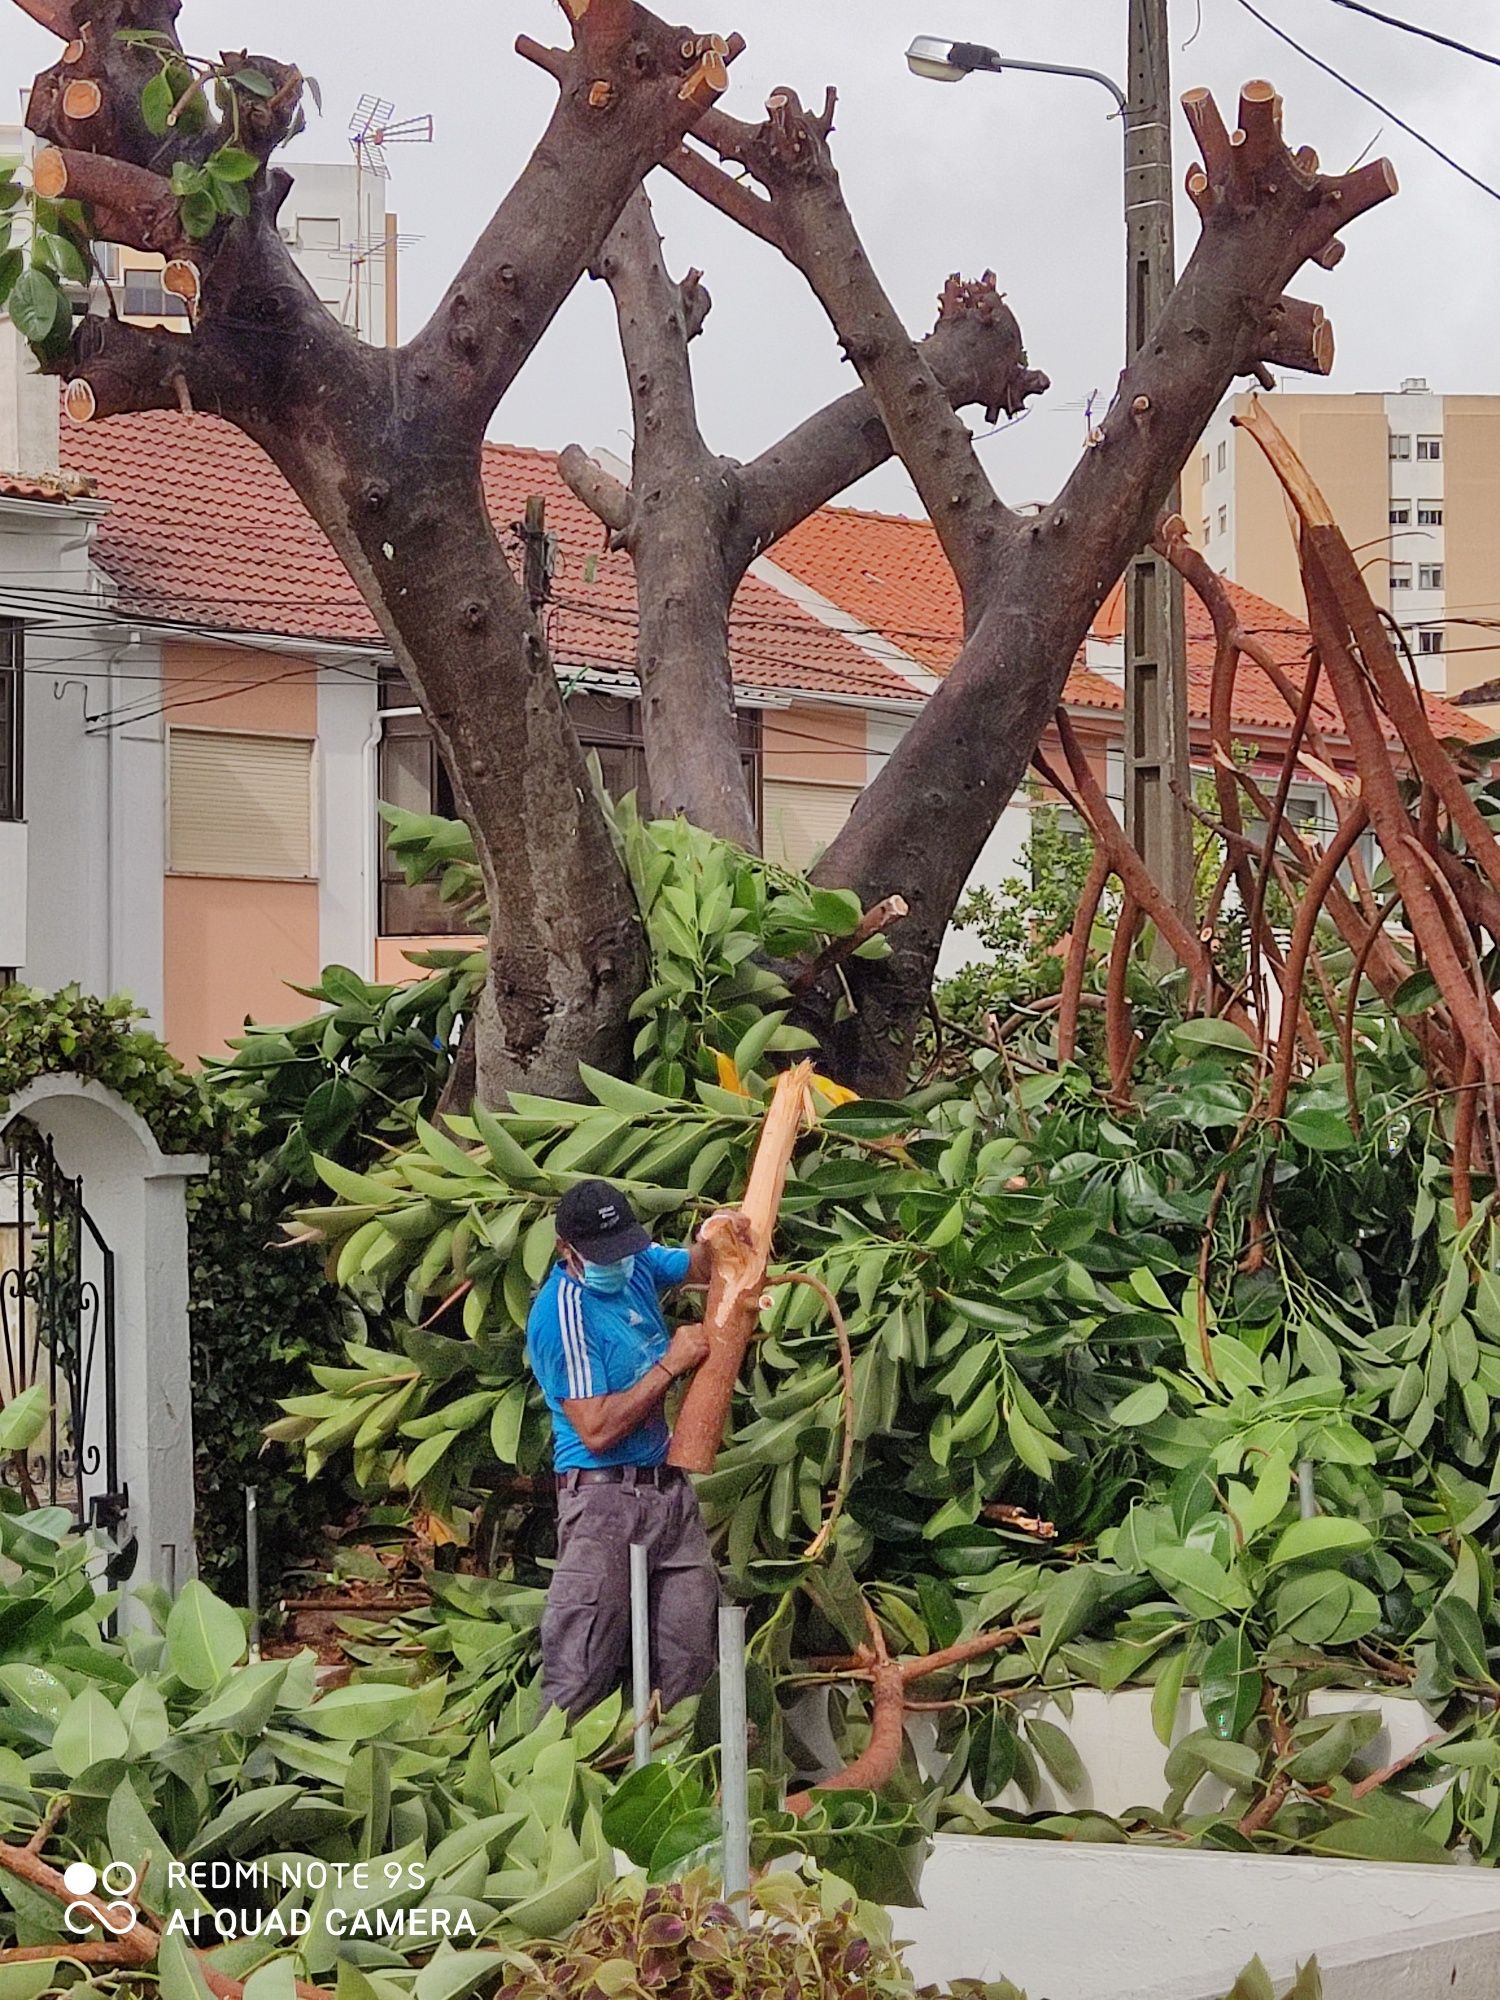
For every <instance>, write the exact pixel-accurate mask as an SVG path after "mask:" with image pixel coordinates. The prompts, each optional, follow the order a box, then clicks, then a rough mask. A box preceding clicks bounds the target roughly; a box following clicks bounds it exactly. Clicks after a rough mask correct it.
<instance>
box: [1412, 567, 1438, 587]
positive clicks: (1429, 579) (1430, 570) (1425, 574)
mask: <svg viewBox="0 0 1500 2000" xmlns="http://www.w3.org/2000/svg"><path fill="white" fill-rule="evenodd" d="M1442 587H1443V565H1442V564H1441V563H1419V564H1418V565H1417V588H1418V590H1441V589H1442Z"/></svg>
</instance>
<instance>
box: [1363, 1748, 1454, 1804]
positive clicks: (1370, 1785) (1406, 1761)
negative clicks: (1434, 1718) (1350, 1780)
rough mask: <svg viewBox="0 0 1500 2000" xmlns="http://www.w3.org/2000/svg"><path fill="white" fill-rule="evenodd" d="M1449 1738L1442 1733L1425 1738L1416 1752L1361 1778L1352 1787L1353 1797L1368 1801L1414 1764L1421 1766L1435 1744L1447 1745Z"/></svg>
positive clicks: (1411, 1751)
mask: <svg viewBox="0 0 1500 2000" xmlns="http://www.w3.org/2000/svg"><path fill="white" fill-rule="evenodd" d="M1446 1741H1447V1738H1446V1737H1445V1736H1444V1735H1442V1733H1441V1732H1439V1734H1437V1735H1436V1736H1424V1737H1423V1739H1422V1741H1421V1742H1420V1743H1419V1744H1418V1745H1417V1746H1416V1748H1415V1749H1414V1750H1408V1751H1407V1752H1406V1754H1405V1755H1404V1756H1402V1757H1397V1758H1396V1759H1395V1760H1394V1762H1392V1763H1389V1764H1383V1765H1382V1766H1381V1767H1380V1769H1379V1770H1378V1771H1371V1773H1370V1774H1369V1776H1368V1777H1367V1778H1361V1779H1360V1780H1359V1782H1358V1783H1357V1784H1356V1785H1354V1786H1352V1787H1351V1795H1352V1796H1353V1797H1354V1798H1356V1799H1367V1798H1368V1797H1369V1796H1370V1794H1371V1792H1378V1791H1379V1790H1380V1788H1381V1786H1382V1785H1388V1784H1389V1783H1390V1782H1391V1780H1392V1778H1399V1777H1400V1776H1401V1774H1402V1772H1403V1771H1409V1770H1410V1769H1411V1767H1412V1765H1413V1764H1420V1763H1421V1761H1422V1759H1423V1758H1424V1757H1425V1756H1426V1755H1427V1753H1428V1751H1429V1750H1430V1749H1432V1747H1433V1745H1434V1744H1437V1743H1445V1742H1446Z"/></svg>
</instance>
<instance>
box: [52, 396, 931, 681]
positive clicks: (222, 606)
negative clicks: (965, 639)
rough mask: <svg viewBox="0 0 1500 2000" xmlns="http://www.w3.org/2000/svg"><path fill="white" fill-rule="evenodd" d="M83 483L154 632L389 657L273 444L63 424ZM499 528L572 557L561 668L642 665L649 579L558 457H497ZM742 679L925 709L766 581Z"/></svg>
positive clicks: (565, 580) (183, 419) (753, 581)
mask: <svg viewBox="0 0 1500 2000" xmlns="http://www.w3.org/2000/svg"><path fill="white" fill-rule="evenodd" d="M63 453H64V457H65V459H66V461H67V464H68V467H69V469H70V470H72V471H75V472H80V473H85V474H87V475H89V477H90V478H91V479H92V480H93V481H94V483H95V485H96V486H97V489H98V492H99V494H100V496H101V497H102V498H104V499H106V500H108V501H109V502H110V511H109V513H108V514H107V515H106V516H105V518H104V520H103V522H102V523H101V525H100V532H99V541H98V555H99V561H100V563H101V565H102V566H103V568H104V569H105V570H106V571H107V572H108V573H109V574H110V576H112V577H113V578H114V580H115V582H116V583H117V584H118V586H119V588H120V591H121V595H122V598H123V601H124V602H125V604H126V605H127V606H128V607H129V609H130V610H132V611H134V612H135V613H137V615H139V616H141V617H143V618H153V619H161V620H163V621H165V622H168V623H183V624H192V625H200V626H206V627H210V628H213V629H216V630H225V631H235V632H261V633H277V634H281V635H284V636H287V637H292V638H306V639H310V640H317V639H322V640H337V641H343V642H353V643H355V644H378V643H379V639H378V634H377V631H376V627H375V624H374V621H373V620H372V618H371V616H370V613H369V611H368V609H367V608H366V606H365V604H364V601H363V599H362V598H361V597H360V595H359V593H358V591H357V590H356V589H355V587H354V584H353V582H352V581H351V580H350V578H349V575H348V573H347V571H346V570H345V569H344V566H343V564H342V563H341V562H340V561H339V559H338V557H337V556H336V555H335V553H334V551H333V548H332V547H331V545H330V544H329V542H328V540H327V538H326V537H325V536H324V535H323V533H322V531H321V529H319V528H318V527H317V526H316V525H315V523H314V522H313V521H311V520H310V519H309V518H308V516H307V514H306V513H305V512H304V510H303V508H302V505H301V503H300V502H299V501H298V499H297V497H296V495H295V494H294V493H293V492H292V490H291V488H290V487H289V486H288V485H287V483H286V481H285V480H284V479H283V477H282V476H281V474H280V472H278V471H277V469H276V467H275V466H274V465H272V463H271V461H270V460H269V459H268V458H267V457H266V456H265V454H264V453H263V452H262V451H261V450H260V448H259V446H258V445H255V444H253V443H252V442H251V441H250V439H248V438H247V437H245V436H244V435H243V434H242V433H241V432H239V431H237V430H235V429H233V428H232V427H231V426H230V425H229V424H226V423H223V422H221V421H220V420H219V419H218V418H216V417H209V416H193V417H188V416H184V415H181V414H180V413H178V412H176V411H166V412H153V413H151V414H149V415H142V416H126V417H112V418H111V419H110V420H109V421H108V422H107V423H100V424H90V425H86V426H83V427H81V428H80V427H77V426H70V425H66V424H65V425H64V432H63ZM484 484H485V493H486V497H487V498H488V501H489V507H490V514H491V517H492V518H493V520H494V522H495V525H496V528H497V530H498V531H499V533H500V534H501V536H502V538H504V537H507V536H509V534H510V532H511V530H512V527H513V524H515V523H516V522H518V521H519V520H520V519H521V516H522V514H523V512H524V510H525V503H526V499H527V496H528V495H529V494H533V493H540V494H542V495H543V496H544V498H545V499H546V502H547V526H548V529H549V530H550V531H551V532H553V533H555V534H556V535H557V536H558V538H559V542H560V562H559V566H558V572H557V576H556V579H555V602H554V604H553V606H552V609H551V611H550V613H549V625H550V632H551V638H552V646H553V654H554V658H555V659H556V661H557V664H558V665H559V666H561V667H574V668H577V667H603V668H605V669H608V668H611V667H614V668H618V669H619V670H621V671H622V672H625V671H633V669H634V663H635V629H636V612H635V579H634V574H633V572H632V569H631V565H630V559H629V557H628V556H627V555H625V554H624V553H623V552H615V553H610V552H608V551H606V550H605V549H604V546H603V542H604V536H603V530H602V529H601V527H600V526H599V523H598V522H597V521H596V520H595V519H594V517H593V515H592V514H590V513H589V512H588V510H587V509H586V508H585V507H584V506H583V505H582V503H581V502H580V501H578V500H576V499H575V498H574V496H573V494H572V493H571V492H570V491H569V490H568V488H567V487H566V486H565V485H564V484H563V482H562V480H561V478H560V477H559V475H558V472H557V466H556V461H555V458H554V456H553V454H552V453H550V452H543V451H531V450H527V449H524V448H522V447H519V446H513V445H489V444H487V445H486V446H485V449H484ZM731 655H732V658H733V662H734V670H735V679H736V681H737V682H738V683H739V684H740V685H741V686H744V687H752V688H765V689H768V690H779V691H786V692H806V693H810V694H825V695H838V696H843V697H845V698H852V699H856V700H901V701H908V700H911V699H912V698H913V694H912V688H911V685H910V683H908V682H907V681H905V680H903V679H902V678H901V677H900V676H899V675H897V674H895V673H893V672H892V671H891V670H890V669H889V668H888V667H884V666H882V665H881V664H880V662H879V661H878V660H875V659H872V658H871V657H870V655H869V654H868V653H867V652H866V651H864V649H863V648H862V647H860V646H858V645H856V644H854V643H853V642H851V641H850V640H849V639H847V638H845V637H843V636H842V635H841V634H840V633H839V632H837V631H835V630H834V629H833V628H832V627H830V626H827V625H824V624H822V623H821V622H820V621H818V620H817V619H815V618H813V617H812V616H810V615H809V614H808V613H807V612H806V611H804V610H802V609H801V608H800V607H799V606H797V605H795V604H793V603H792V602H791V601H790V600H789V599H788V598H786V597H785V596H783V595H782V593H781V592H780V591H777V590H775V589H773V588H772V587H771V586H770V585H769V584H765V583H762V582H760V581H759V580H758V579H757V578H754V577H751V578H749V579H747V580H746V582H745V584H744V585H743V587H742V588H741V590H740V594H739V596H738V598H737V599H736V601H735V613H734V619H733V623H732V626H731Z"/></svg>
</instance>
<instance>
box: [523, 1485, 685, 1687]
mask: <svg viewBox="0 0 1500 2000" xmlns="http://www.w3.org/2000/svg"><path fill="white" fill-rule="evenodd" d="M632 1542H641V1543H643V1544H644V1545H645V1549H646V1566H647V1572H648V1574H649V1576H650V1582H651V1594H650V1607H651V1682H652V1686H653V1687H655V1688H656V1689H657V1690H658V1691H659V1692H660V1695H661V1701H662V1707H663V1708H664V1709H668V1708H671V1707H672V1706H673V1705H674V1704H675V1703H677V1702H679V1701H681V1700H683V1699H684V1697H685V1696H687V1695H690V1694H697V1693H698V1692H699V1690H700V1689H701V1688H702V1687H703V1685H704V1683H705V1682H706V1681H707V1680H708V1677H709V1675H710V1674H711V1673H712V1672H713V1670H714V1665H715V1662H716V1659H717V1656H718V1623H719V1578H718V1573H717V1571H716V1570H715V1569H714V1565H713V1558H712V1556H711V1555H710V1553H709V1548H708V1537H707V1535H706V1534H705V1533H704V1531H703V1518H702V1516H701V1515H700V1514H699V1512H698V1498H697V1495H696V1494H695V1493H694V1492H693V1489H692V1485H691V1483H690V1482H689V1481H688V1480H687V1479H676V1480H673V1481H672V1483H671V1484H670V1485H667V1486H662V1487H656V1486H636V1485H634V1484H625V1483H621V1484H618V1485H613V1484H612V1485H600V1486H575V1487H570V1488H565V1489H564V1490H562V1491H560V1492H559V1494H558V1496H557V1568H556V1569H555V1570H554V1571H553V1573H552V1582H551V1585H550V1587H549V1588H548V1591H547V1608H546V1610H545V1612H544V1613H543V1614H542V1710H543V1712H544V1713H545V1712H546V1710H547V1709H549V1708H553V1707H556V1708H560V1709H561V1710H562V1711H563V1713H564V1714H565V1715H566V1716H567V1718H568V1720H569V1721H570V1722H576V1721H577V1720H578V1718H579V1717H580V1716H583V1715H587V1714H588V1712H589V1710H590V1709H591V1708H595V1707H597V1706H598V1704H599V1703H600V1702H601V1701H603V1700H605V1698H606V1697H607V1696H608V1695H610V1694H612V1693H613V1692H614V1690H615V1689H616V1688H617V1687H619V1686H620V1685H621V1684H622V1682H625V1683H628V1678H629V1666H630V1545H631V1543H632ZM627 1691H628V1687H627Z"/></svg>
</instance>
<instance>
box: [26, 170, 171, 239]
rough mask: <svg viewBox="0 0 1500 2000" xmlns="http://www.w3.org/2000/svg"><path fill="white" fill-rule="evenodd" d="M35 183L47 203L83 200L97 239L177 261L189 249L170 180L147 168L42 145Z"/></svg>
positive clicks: (33, 181)
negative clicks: (158, 254) (151, 251)
mask: <svg viewBox="0 0 1500 2000" xmlns="http://www.w3.org/2000/svg"><path fill="white" fill-rule="evenodd" d="M31 174H32V185H33V187H34V188H35V189H36V192H37V193H38V194H39V195H42V196H44V197H45V198H46V199H47V200H49V201H61V200H63V199H64V198H65V197H66V199H68V200H70V201H81V202H82V203H83V205H84V207H85V208H86V209H88V211H89V214H90V218H91V221H92V225H93V232H94V235H95V237H96V238H97V239H98V240H99V241H101V242H104V243H124V244H128V245H129V247H130V248H131V249H132V250H154V251H157V252H159V253H160V254H161V255H162V256H164V257H169V258H170V257H175V256H178V255H180V254H181V253H182V252H183V251H185V250H188V249H189V248H190V247H191V243H192V239H191V238H190V237H189V236H188V234H187V232H186V231H185V230H184V228H183V226H182V212H181V208H180V205H179V203H178V199H177V196H176V195H175V194H174V193H173V191H172V184H171V182H170V181H167V180H163V178H162V176H161V175H160V174H153V173H152V172H151V171H150V169H149V168H147V167H137V166H132V165H131V163H130V161H128V160H116V159H111V158H110V157H109V155H108V154H105V153H79V152H73V151H70V150H69V149H68V148H66V147H63V146H43V147H42V148H41V149H40V150H39V151H38V153H37V155H36V158H35V160H34V161H33V162H32V169H31Z"/></svg>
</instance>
